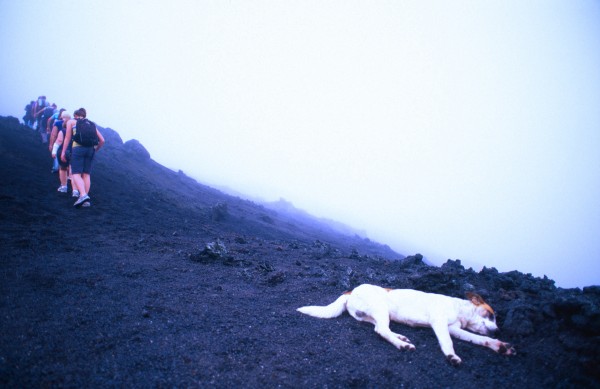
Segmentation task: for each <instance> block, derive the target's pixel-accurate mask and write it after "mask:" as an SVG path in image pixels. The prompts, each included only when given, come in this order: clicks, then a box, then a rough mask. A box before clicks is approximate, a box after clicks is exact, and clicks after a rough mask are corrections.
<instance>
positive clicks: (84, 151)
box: [71, 146, 96, 174]
mask: <svg viewBox="0 0 600 389" xmlns="http://www.w3.org/2000/svg"><path fill="white" fill-rule="evenodd" d="M95 153H96V149H94V147H83V146H77V147H73V149H72V150H71V173H73V174H90V173H91V172H92V161H93V159H94V154H95Z"/></svg>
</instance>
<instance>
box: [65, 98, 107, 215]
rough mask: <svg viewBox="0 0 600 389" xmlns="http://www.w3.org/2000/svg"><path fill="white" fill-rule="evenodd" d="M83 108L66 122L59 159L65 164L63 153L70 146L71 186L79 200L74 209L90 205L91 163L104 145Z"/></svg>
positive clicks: (98, 132)
mask: <svg viewBox="0 0 600 389" xmlns="http://www.w3.org/2000/svg"><path fill="white" fill-rule="evenodd" d="M86 116H87V113H86V111H85V108H79V109H78V110H77V111H75V112H73V117H74V118H73V119H71V120H69V121H68V122H67V130H66V132H65V139H64V141H63V149H62V152H61V157H60V159H61V160H62V161H63V162H66V160H67V159H66V155H65V152H66V150H67V147H65V146H64V145H69V144H71V143H70V142H71V141H72V142H73V143H72V146H71V184H72V185H73V191H75V190H77V191H79V198H78V199H77V201H75V204H73V206H74V207H76V208H79V207H81V206H84V207H89V206H90V205H91V199H90V196H89V192H90V185H91V179H90V173H91V172H92V161H93V160H94V155H95V153H96V151H97V150H99V149H100V148H101V147H102V146H103V145H104V137H103V136H102V134H101V133H100V131H98V128H96V125H95V124H94V123H93V122H91V121H90V120H88V119H87V118H86Z"/></svg>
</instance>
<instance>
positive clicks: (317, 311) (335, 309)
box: [297, 293, 350, 319]
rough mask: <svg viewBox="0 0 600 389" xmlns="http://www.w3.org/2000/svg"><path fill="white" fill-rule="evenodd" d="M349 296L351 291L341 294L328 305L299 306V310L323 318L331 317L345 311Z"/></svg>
mask: <svg viewBox="0 0 600 389" xmlns="http://www.w3.org/2000/svg"><path fill="white" fill-rule="evenodd" d="M348 297H350V293H346V294H343V295H341V296H340V297H339V298H338V299H337V300H335V301H334V302H332V303H331V304H329V305H327V306H318V305H309V306H306V307H302V308H298V309H297V311H298V312H301V313H304V314H306V315H309V316H313V317H318V318H321V319H331V318H333V317H338V316H339V315H341V314H342V313H344V311H345V310H346V302H347V301H348Z"/></svg>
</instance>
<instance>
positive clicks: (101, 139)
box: [96, 128, 104, 151]
mask: <svg viewBox="0 0 600 389" xmlns="http://www.w3.org/2000/svg"><path fill="white" fill-rule="evenodd" d="M96 135H98V144H97V145H96V151H97V150H100V148H101V147H102V146H104V137H103V136H102V134H101V133H100V131H98V128H96Z"/></svg>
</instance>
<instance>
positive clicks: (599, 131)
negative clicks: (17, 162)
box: [0, 0, 600, 287]
mask: <svg viewBox="0 0 600 389" xmlns="http://www.w3.org/2000/svg"><path fill="white" fill-rule="evenodd" d="M0 48H1V49H2V53H3V54H2V56H1V58H0V66H1V73H0V87H1V90H2V93H1V95H0V115H13V116H17V117H19V118H20V117H22V116H23V113H24V111H23V107H24V106H25V105H26V103H28V102H29V101H30V100H32V99H35V98H36V97H37V96H38V95H41V94H44V95H46V96H47V97H48V99H49V101H51V102H56V103H57V104H58V105H59V107H65V108H67V109H68V110H69V111H71V112H72V111H73V110H74V109H76V108H79V107H80V106H83V107H85V108H86V109H87V111H88V116H89V117H90V118H91V119H92V120H95V121H97V122H98V123H99V124H100V125H103V126H107V127H111V128H114V129H115V130H117V131H118V132H119V133H120V134H121V136H122V137H123V139H124V140H128V139H132V138H135V139H138V140H139V141H140V142H141V143H142V144H143V145H144V146H145V147H146V148H147V149H148V150H149V151H150V153H151V155H152V157H153V159H155V160H156V161H158V162H160V163H162V164H164V165H166V166H168V167H171V168H173V169H175V170H177V169H182V170H183V171H185V172H186V173H187V174H188V175H190V176H193V177H195V178H197V179H198V180H199V181H201V182H203V183H207V184H210V185H215V186H227V187H230V188H232V189H235V190H237V191H239V192H242V193H247V194H248V195H249V196H254V197H260V198H263V199H265V200H276V199H279V198H280V197H283V198H285V199H286V200H289V201H291V202H293V203H294V205H296V206H297V207H299V208H303V209H305V210H307V211H309V212H311V213H313V214H316V215H318V216H325V217H329V218H333V219H336V220H340V221H342V222H346V223H347V224H350V225H352V226H354V227H356V228H358V229H363V230H366V231H367V232H368V234H369V236H370V237H371V238H372V239H375V240H378V241H381V242H383V243H387V244H389V245H390V246H391V247H392V248H394V249H395V250H397V251H398V252H401V253H403V254H407V255H410V254H414V253H416V252H420V253H422V254H423V255H425V256H426V257H427V258H428V259H429V260H430V261H432V262H434V263H436V264H441V263H443V262H445V261H446V259H448V258H452V259H455V258H459V259H461V260H462V261H463V264H464V265H466V266H473V267H474V268H475V270H479V269H480V266H481V265H482V264H485V265H486V266H494V267H496V268H498V270H500V271H510V270H515V269H516V270H519V271H522V272H525V273H528V272H531V273H533V274H534V275H535V276H543V275H544V274H545V275H548V277H550V278H552V279H554V280H556V281H557V283H558V285H559V286H564V287H572V286H585V285H590V284H600V204H599V201H598V199H599V198H600V153H599V150H600V2H598V1H595V0H562V1H557V0H540V1H536V0H528V1H522V0H502V1H479V0H473V1H460V0H457V1H442V0H440V1H431V0H418V1H395V0H394V1H366V0H365V1H350V0H343V1H342V0H340V1H275V0H273V1H251V0H244V1H236V0H231V1H181V0H169V1H129V0H117V1H112V0H111V1H107V0H102V1H85V2H81V1H75V0H73V1H67V0H59V1H27V2H21V1H16V0H0Z"/></svg>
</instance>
